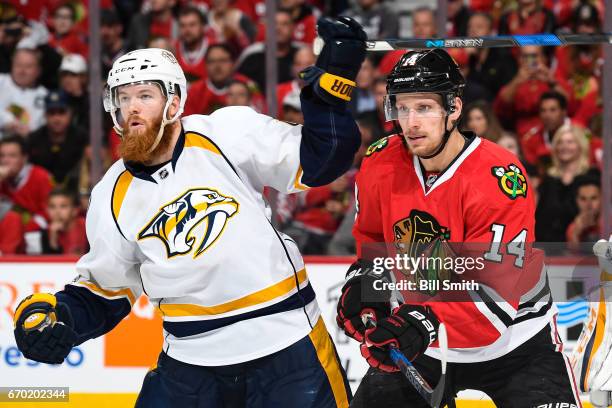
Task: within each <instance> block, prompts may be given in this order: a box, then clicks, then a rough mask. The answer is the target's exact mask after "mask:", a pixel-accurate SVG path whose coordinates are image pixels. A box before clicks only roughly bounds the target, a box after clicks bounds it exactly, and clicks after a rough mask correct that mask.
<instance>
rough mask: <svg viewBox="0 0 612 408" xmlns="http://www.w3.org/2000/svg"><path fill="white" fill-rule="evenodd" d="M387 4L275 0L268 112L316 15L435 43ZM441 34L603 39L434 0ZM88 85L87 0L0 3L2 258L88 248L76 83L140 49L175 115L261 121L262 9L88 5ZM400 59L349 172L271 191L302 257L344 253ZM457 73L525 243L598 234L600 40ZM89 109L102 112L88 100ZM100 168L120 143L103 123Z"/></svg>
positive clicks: (295, 118)
mask: <svg viewBox="0 0 612 408" xmlns="http://www.w3.org/2000/svg"><path fill="white" fill-rule="evenodd" d="M399 3H401V2H400V1H382V0H339V1H332V0H278V10H277V12H276V15H275V21H274V23H275V25H276V43H277V44H276V45H277V50H278V51H277V71H278V78H277V82H278V87H277V90H276V95H275V96H276V100H277V105H278V108H279V109H278V111H279V113H278V118H279V119H281V120H285V121H290V122H295V123H300V122H303V117H302V113H301V108H300V99H299V93H300V89H301V87H302V86H303V84H302V82H301V81H300V79H299V78H298V73H299V72H300V71H301V70H302V69H304V68H305V67H307V66H309V65H312V64H313V63H314V61H315V56H314V55H313V52H312V43H313V41H314V39H315V36H316V32H315V27H316V21H317V19H318V18H319V17H320V16H331V17H333V16H337V15H350V16H351V17H353V18H355V19H357V20H358V21H359V22H360V23H361V24H362V25H363V26H364V29H365V31H366V32H367V34H368V36H369V37H370V38H398V36H399V35H400V34H401V33H410V36H411V37H416V38H434V37H437V36H438V33H437V32H436V23H435V22H436V14H435V11H434V10H432V9H429V8H427V7H418V8H414V9H412V10H410V11H409V12H407V13H405V15H404V17H406V18H400V15H401V13H398V7H399ZM446 3H447V10H446V12H447V17H448V21H447V25H446V33H444V35H443V36H445V37H452V36H487V35H496V34H531V33H543V32H556V33H559V32H573V33H596V32H601V29H602V20H603V15H604V14H603V11H604V10H603V1H602V0H593V1H589V0H556V1H553V0H448V1H447V2H446ZM101 6H102V10H101V15H100V24H101V30H100V39H101V43H102V55H101V62H102V77H101V78H100V81H99V84H89V83H88V82H89V77H88V62H87V60H88V58H89V56H88V52H89V51H88V49H89V45H88V24H89V23H88V20H89V13H88V10H87V2H86V1H60V0H10V1H7V0H5V1H0V89H1V92H0V231H1V232H0V253H1V254H23V253H27V254H82V253H83V252H84V251H86V250H87V239H86V236H85V222H84V216H85V214H86V212H87V205H88V198H89V193H90V191H91V188H92V180H91V177H90V167H91V150H90V148H89V112H90V106H89V96H88V87H89V86H90V85H94V86H98V85H99V86H103V84H104V81H105V78H106V75H107V73H108V70H109V69H110V67H111V65H112V63H113V61H114V60H115V59H116V58H118V57H119V56H121V55H123V54H124V53H126V52H128V51H130V50H133V49H137V48H143V47H159V48H165V49H168V50H170V51H172V52H173V53H174V54H175V55H176V57H177V59H178V61H179V63H180V64H181V66H182V68H183V70H184V71H185V74H186V76H187V80H188V83H189V89H188V98H187V104H186V106H185V114H186V115H189V114H210V113H211V112H213V111H214V110H216V109H219V108H221V107H224V106H229V105H246V106H251V107H252V108H253V109H255V110H257V111H259V112H262V113H267V112H266V104H265V98H266V95H265V91H266V69H265V44H266V38H265V37H266V32H265V1H259V0H191V1H187V0H144V1H136V0H101ZM402 53H403V51H393V52H388V53H376V54H374V53H371V54H369V55H368V58H367V59H366V60H365V62H364V63H363V66H362V69H361V71H360V72H359V75H358V77H357V81H356V82H357V88H356V89H355V91H354V93H353V99H352V101H351V102H350V105H349V108H350V109H351V111H352V112H353V113H354V116H355V118H356V120H357V122H358V125H359V127H360V130H361V134H362V147H361V149H360V151H359V153H358V155H357V156H356V158H355V161H354V166H353V169H351V170H350V171H348V172H347V173H346V174H345V175H344V176H342V177H341V178H339V179H338V180H336V181H335V182H333V183H331V184H330V185H327V186H323V187H317V188H312V189H310V190H308V191H306V192H303V193H299V194H294V195H282V194H274V193H272V192H269V193H270V194H268V196H269V198H270V200H273V201H274V203H273V205H274V206H275V207H276V209H277V211H276V214H277V215H276V217H277V219H276V220H275V222H276V223H277V224H278V225H279V226H280V228H281V229H282V230H283V231H285V232H287V233H288V234H289V235H290V236H292V237H293V238H294V239H295V240H296V242H297V243H298V245H299V246H300V248H301V250H302V253H304V254H331V255H351V254H354V244H353V240H352V238H351V228H352V224H353V220H354V215H355V200H354V195H353V181H354V176H355V173H356V172H357V171H358V168H359V165H360V163H361V160H362V159H363V157H364V154H365V152H366V149H367V147H368V146H369V145H370V144H372V143H374V142H376V141H377V140H378V139H380V138H382V137H385V136H387V135H389V134H392V133H394V128H393V125H392V124H391V123H389V122H385V121H384V112H383V110H382V99H383V96H384V95H385V87H386V79H385V78H386V75H387V74H388V73H389V72H390V71H391V69H392V68H393V66H394V64H395V63H396V62H397V61H398V60H399V58H400V56H401V55H402ZM451 53H452V56H453V57H454V58H455V60H456V61H457V63H458V64H459V66H460V67H461V69H462V71H463V74H464V76H465V77H466V79H467V86H466V89H465V93H464V106H465V109H464V113H463V117H462V123H461V124H460V128H461V129H464V130H471V131H473V132H475V133H476V134H477V135H478V136H480V137H483V138H486V139H489V140H491V141H493V142H495V143H498V144H500V145H502V146H504V147H505V148H507V149H509V150H511V151H512V152H514V153H515V154H516V156H517V158H518V160H520V161H521V162H522V163H523V165H524V166H525V167H526V169H527V171H528V173H529V176H530V180H531V185H530V186H529V193H530V194H534V196H535V198H536V200H537V213H536V239H537V240H538V241H544V242H563V243H565V244H564V246H566V247H567V250H568V251H579V248H580V243H581V242H591V241H594V240H597V239H598V238H599V237H600V235H601V233H600V222H601V212H600V208H601V200H600V195H601V194H600V184H601V183H600V169H601V165H602V162H601V161H602V156H603V154H602V141H601V136H602V92H601V86H602V81H601V75H602V70H603V58H602V51H601V47H600V46H599V45H591V46H585V45H582V46H566V47H557V48H555V47H546V48H542V47H537V46H527V47H522V48H513V49H508V48H493V49H491V48H489V49H455V50H451ZM93 109H102V103H101V102H100V106H99V107H97V106H94V107H93ZM104 117H105V123H104V127H105V128H104V135H105V136H104V141H103V144H104V149H103V157H102V161H103V163H104V165H105V166H106V167H108V166H109V165H110V164H111V163H112V162H113V161H115V160H117V159H118V154H117V147H118V144H119V138H118V136H117V135H116V134H115V133H114V131H113V130H112V123H111V121H110V118H109V117H108V115H104Z"/></svg>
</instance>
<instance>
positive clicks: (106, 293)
mask: <svg viewBox="0 0 612 408" xmlns="http://www.w3.org/2000/svg"><path fill="white" fill-rule="evenodd" d="M73 285H80V286H85V287H86V288H87V289H89V290H91V291H92V292H94V293H95V294H97V295H101V296H102V297H105V298H114V297H117V296H122V297H127V298H128V300H129V301H130V305H133V304H134V302H135V301H136V296H134V293H132V291H131V290H130V289H128V288H125V289H119V290H110V289H102V288H101V287H99V286H98V285H96V284H95V283H93V282H87V281H78V282H76V283H74V284H73Z"/></svg>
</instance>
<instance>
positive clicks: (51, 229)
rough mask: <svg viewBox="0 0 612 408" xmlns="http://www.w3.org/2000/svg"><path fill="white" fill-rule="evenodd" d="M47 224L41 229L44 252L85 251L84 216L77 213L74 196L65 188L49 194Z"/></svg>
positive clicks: (82, 252) (66, 252)
mask: <svg viewBox="0 0 612 408" xmlns="http://www.w3.org/2000/svg"><path fill="white" fill-rule="evenodd" d="M47 213H48V214H49V225H48V227H47V228H46V229H44V230H43V231H42V234H41V235H42V252H43V253H44V254H64V255H82V254H84V253H85V252H87V249H88V246H87V236H86V235H85V218H84V217H83V216H81V215H79V207H78V202H77V200H76V197H75V196H74V195H73V194H72V193H69V192H67V191H65V190H61V189H55V190H53V191H51V193H50V194H49V201H48V205H47Z"/></svg>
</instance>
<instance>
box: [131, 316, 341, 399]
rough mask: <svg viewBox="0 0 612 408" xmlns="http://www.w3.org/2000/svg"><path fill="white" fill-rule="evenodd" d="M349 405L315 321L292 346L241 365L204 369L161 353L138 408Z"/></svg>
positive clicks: (326, 336)
mask: <svg viewBox="0 0 612 408" xmlns="http://www.w3.org/2000/svg"><path fill="white" fill-rule="evenodd" d="M203 352H205V350H203ZM350 400H351V391H350V388H349V385H348V382H347V380H346V374H345V373H344V370H343V368H342V366H341V365H340V363H339V359H338V357H337V355H336V350H335V347H334V345H333V342H332V340H331V338H330V337H329V334H328V333H327V330H326V329H325V325H324V324H323V321H322V320H319V323H318V324H317V325H316V326H315V328H314V329H313V331H312V332H311V333H310V334H309V335H308V336H306V337H304V338H302V339H301V340H299V341H298V342H296V343H294V344H293V345H291V346H289V347H287V348H286V349H283V350H280V351H278V352H276V353H274V354H271V355H269V356H265V357H262V358H259V359H256V360H253V361H249V362H245V363H240V364H233V365H228V366H219V367H204V366H197V365H191V364H187V363H183V362H181V361H177V360H175V359H173V358H171V357H169V356H168V355H167V354H166V353H164V352H162V353H161V354H160V356H159V359H158V363H157V367H156V368H154V369H153V370H151V371H149V372H148V373H147V375H146V377H145V379H144V382H143V385H142V390H141V391H140V395H139V396H138V400H137V401H136V407H137V408H169V407H177V408H288V407H292V408H336V407H338V408H348V406H349V402H350Z"/></svg>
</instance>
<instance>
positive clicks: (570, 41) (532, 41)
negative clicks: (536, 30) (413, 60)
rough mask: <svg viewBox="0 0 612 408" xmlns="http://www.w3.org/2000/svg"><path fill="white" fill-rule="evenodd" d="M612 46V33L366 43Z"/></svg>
mask: <svg viewBox="0 0 612 408" xmlns="http://www.w3.org/2000/svg"><path fill="white" fill-rule="evenodd" d="M606 43H608V44H610V43H612V33H599V34H558V35H556V34H550V33H543V34H528V35H499V36H491V37H457V38H407V39H387V40H370V41H366V49H367V50H368V51H393V50H427V49H434V48H497V47H524V46H527V45H540V46H545V47H547V46H558V45H578V44H606ZM323 45H325V43H324V41H323V39H321V37H317V38H315V40H314V43H313V52H314V54H315V55H319V53H320V52H321V50H322V49H323Z"/></svg>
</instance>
